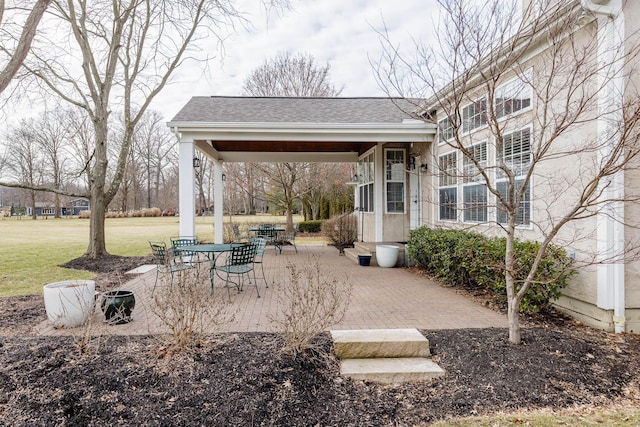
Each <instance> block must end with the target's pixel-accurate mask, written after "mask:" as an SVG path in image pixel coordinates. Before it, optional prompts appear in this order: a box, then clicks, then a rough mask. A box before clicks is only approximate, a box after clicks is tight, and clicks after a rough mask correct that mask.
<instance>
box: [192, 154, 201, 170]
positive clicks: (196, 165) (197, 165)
mask: <svg viewBox="0 0 640 427" xmlns="http://www.w3.org/2000/svg"><path fill="white" fill-rule="evenodd" d="M193 168H194V169H200V159H199V158H198V157H194V158H193Z"/></svg>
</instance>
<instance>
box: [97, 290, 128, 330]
mask: <svg viewBox="0 0 640 427" xmlns="http://www.w3.org/2000/svg"><path fill="white" fill-rule="evenodd" d="M135 306H136V298H135V296H134V295H133V292H131V291H108V292H105V293H103V294H102V303H101V304H100V308H101V309H102V312H103V313H104V321H105V322H107V323H108V324H110V325H121V324H123V323H129V322H131V320H132V319H131V312H132V311H133V308H134V307H135Z"/></svg>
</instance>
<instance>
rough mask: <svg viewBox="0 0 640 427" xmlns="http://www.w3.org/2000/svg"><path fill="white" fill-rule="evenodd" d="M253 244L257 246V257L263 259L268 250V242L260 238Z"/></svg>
mask: <svg viewBox="0 0 640 427" xmlns="http://www.w3.org/2000/svg"><path fill="white" fill-rule="evenodd" d="M253 244H254V245H256V256H259V257H262V256H263V255H264V251H265V249H266V248H267V241H266V240H265V239H263V238H262V237H258V238H257V239H254V240H253Z"/></svg>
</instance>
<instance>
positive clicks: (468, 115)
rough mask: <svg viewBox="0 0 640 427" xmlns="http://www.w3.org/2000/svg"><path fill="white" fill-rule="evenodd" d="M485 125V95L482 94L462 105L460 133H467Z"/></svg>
mask: <svg viewBox="0 0 640 427" xmlns="http://www.w3.org/2000/svg"><path fill="white" fill-rule="evenodd" d="M486 125H487V97H486V96H482V97H480V98H478V99H477V100H476V101H474V102H470V103H469V104H467V105H465V106H464V107H462V133H463V134H467V133H470V132H472V131H474V130H476V129H479V128H481V127H483V126H486Z"/></svg>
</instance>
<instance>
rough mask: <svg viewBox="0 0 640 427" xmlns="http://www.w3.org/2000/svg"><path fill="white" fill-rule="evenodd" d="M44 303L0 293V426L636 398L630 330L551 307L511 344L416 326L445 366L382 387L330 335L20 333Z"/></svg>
mask: <svg viewBox="0 0 640 427" xmlns="http://www.w3.org/2000/svg"><path fill="white" fill-rule="evenodd" d="M78 262H80V261H78ZM113 264H117V263H116V262H115V261H114V262H113ZM83 267H84V268H85V269H87V268H86V264H83ZM99 268H102V267H99ZM126 269H127V270H128V269H130V268H129V267H127V268H126ZM122 270H125V269H124V268H123V269H122ZM102 274H106V275H107V276H109V275H111V276H113V275H115V274H116V273H114V271H113V270H111V271H110V272H105V273H102ZM102 280H104V281H105V283H107V285H104V286H109V285H108V284H109V283H116V282H117V280H115V281H114V280H112V279H108V278H105V277H102V279H100V278H99V279H98V282H101V281H102ZM99 285H100V286H103V284H102V283H99ZM42 306H43V304H42V301H41V297H19V298H18V297H13V298H3V299H0V425H11V426H33V425H47V426H48V425H64V426H89V425H90V426H103V425H105V426H106V425H136V426H137V425H145V426H162V425H181V426H196V425H198V426H200V425H273V426H281V425H287V426H307V425H321V426H387V425H415V424H420V423H424V424H429V423H430V422H432V421H435V420H440V419H446V418H451V417H459V416H466V415H475V414H490V413H495V412H497V411H509V410H515V409H534V408H554V409H555V408H567V407H575V406H576V405H589V406H607V405H610V404H612V403H617V402H621V401H624V402H627V403H629V402H631V403H632V404H634V402H637V403H640V400H638V399H640V398H639V396H640V393H639V391H638V377H639V376H640V356H639V355H640V337H638V336H636V335H613V334H607V333H604V332H601V331H596V330H593V329H590V328H586V327H583V326H581V325H579V324H577V323H576V322H573V321H570V320H568V319H564V318H562V317H561V316H554V318H553V320H552V321H546V318H545V317H538V318H536V319H529V322H528V325H529V326H528V327H526V328H524V330H523V344H522V345H520V346H513V345H510V344H508V343H507V342H506V337H507V334H506V330H503V329H491V328H487V329H462V330H425V331H422V332H423V333H424V335H425V336H426V337H427V338H428V339H429V341H430V343H431V349H432V353H433V357H434V360H435V361H436V362H438V363H439V364H440V366H441V367H443V368H444V369H445V370H446V375H445V376H444V377H442V378H439V379H436V380H433V381H429V382H420V383H412V384H403V385H381V384H375V383H368V382H362V381H353V380H350V379H346V378H342V377H340V376H339V375H338V365H337V361H336V360H335V357H334V355H333V352H332V346H331V342H330V340H329V339H328V334H324V335H322V336H320V337H318V342H317V346H316V349H315V350H314V351H313V352H311V353H309V354H308V355H307V356H308V357H307V358H305V359H300V358H298V359H294V358H292V357H290V356H288V355H287V354H285V353H283V352H282V351H281V348H282V345H283V343H282V341H281V339H280V337H278V336H276V335H274V334H266V333H241V334H220V335H215V336H209V337H207V338H206V341H203V342H202V343H201V345H200V346H199V347H198V348H196V349H194V350H193V351H191V352H189V353H182V354H177V355H174V356H173V357H171V358H167V357H163V352H162V351H161V349H162V342H161V341H160V340H159V338H158V337H148V336H147V337H145V336H142V337H140V336H136V337H117V336H112V337H105V338H96V339H94V340H93V341H92V342H91V343H90V344H91V345H90V346H89V348H90V350H89V351H85V353H84V354H79V352H78V349H79V345H80V342H79V341H78V340H79V338H78V337H76V338H73V337H35V336H30V334H29V331H30V327H32V326H34V325H35V324H37V323H38V322H40V321H42V320H43V319H44V318H45V315H44V309H43V308H42ZM16 331H20V332H19V333H15V332H16Z"/></svg>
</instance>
